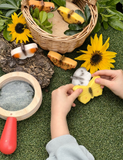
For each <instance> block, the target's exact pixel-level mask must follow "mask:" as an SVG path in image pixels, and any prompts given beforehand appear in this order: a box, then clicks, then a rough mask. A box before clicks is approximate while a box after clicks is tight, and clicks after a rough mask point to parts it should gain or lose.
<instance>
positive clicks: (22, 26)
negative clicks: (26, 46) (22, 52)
mask: <svg viewBox="0 0 123 160" xmlns="http://www.w3.org/2000/svg"><path fill="white" fill-rule="evenodd" d="M7 30H8V31H10V34H11V35H12V39H11V41H13V40H15V39H16V43H18V42H19V41H20V43H22V42H23V41H24V42H25V43H26V41H29V39H28V37H30V38H32V35H31V33H30V30H29V29H27V28H26V21H25V18H24V17H23V15H21V16H20V17H18V16H17V14H16V13H15V12H14V15H12V24H8V29H7Z"/></svg>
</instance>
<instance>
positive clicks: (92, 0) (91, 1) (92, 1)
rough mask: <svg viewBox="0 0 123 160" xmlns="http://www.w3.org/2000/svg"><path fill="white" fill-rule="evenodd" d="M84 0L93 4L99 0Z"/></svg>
mask: <svg viewBox="0 0 123 160" xmlns="http://www.w3.org/2000/svg"><path fill="white" fill-rule="evenodd" d="M83 1H85V2H86V3H88V4H92V5H96V3H97V0H83Z"/></svg>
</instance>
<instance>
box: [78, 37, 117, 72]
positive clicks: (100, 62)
mask: <svg viewBox="0 0 123 160" xmlns="http://www.w3.org/2000/svg"><path fill="white" fill-rule="evenodd" d="M109 39H110V38H108V39H107V40H106V42H105V44H104V45H103V37H102V34H101V35H100V36H99V38H98V37H97V34H95V36H94V39H93V38H92V37H91V39H90V40H91V45H88V46H87V51H84V50H80V51H78V52H79V53H80V52H83V53H85V54H82V55H80V56H79V57H76V58H75V59H76V60H83V61H85V62H84V63H83V64H82V65H81V67H85V68H86V69H87V70H90V73H91V74H92V73H94V72H96V71H97V70H98V69H99V70H103V69H111V68H114V65H113V64H112V63H114V62H115V60H114V59H113V58H114V57H115V55H116V54H117V53H115V52H111V51H106V50H107V49H108V47H109Z"/></svg>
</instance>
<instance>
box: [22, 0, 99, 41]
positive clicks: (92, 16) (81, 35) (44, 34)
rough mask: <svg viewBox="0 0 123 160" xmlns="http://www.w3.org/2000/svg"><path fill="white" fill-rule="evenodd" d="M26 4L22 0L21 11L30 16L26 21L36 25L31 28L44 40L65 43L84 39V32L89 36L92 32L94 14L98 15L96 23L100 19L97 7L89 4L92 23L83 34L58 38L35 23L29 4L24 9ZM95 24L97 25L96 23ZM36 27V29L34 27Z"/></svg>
mask: <svg viewBox="0 0 123 160" xmlns="http://www.w3.org/2000/svg"><path fill="white" fill-rule="evenodd" d="M25 1H27V0H25ZM23 3H24V0H22V1H21V6H22V7H21V10H22V13H23V14H24V15H27V14H28V17H27V16H24V17H25V19H26V20H27V21H31V22H33V24H34V25H32V26H31V27H32V28H33V29H34V30H35V31H37V32H39V33H40V34H41V35H42V37H43V38H48V39H51V40H52V39H53V40H54V41H61V40H63V41H74V40H77V39H81V38H82V37H83V33H84V32H86V34H88V32H89V31H90V28H91V22H93V18H94V12H95V14H96V15H97V17H96V19H95V20H96V22H97V19H98V14H97V13H98V11H97V7H96V5H95V6H93V5H91V4H88V6H89V8H90V12H91V19H90V23H89V24H88V25H87V26H86V27H85V28H84V29H83V30H82V31H81V32H79V33H77V34H74V35H70V36H67V35H64V36H57V35H55V34H53V33H52V34H50V33H48V32H46V31H44V30H43V29H41V28H40V27H39V26H38V25H37V24H36V23H35V21H34V20H33V18H32V16H31V14H30V11H29V6H28V4H27V5H26V7H24V6H25V4H23ZM94 7H95V10H94ZM96 22H95V23H96ZM33 26H34V27H33ZM92 28H94V26H92ZM92 28H91V30H92ZM86 34H84V36H85V35H86Z"/></svg>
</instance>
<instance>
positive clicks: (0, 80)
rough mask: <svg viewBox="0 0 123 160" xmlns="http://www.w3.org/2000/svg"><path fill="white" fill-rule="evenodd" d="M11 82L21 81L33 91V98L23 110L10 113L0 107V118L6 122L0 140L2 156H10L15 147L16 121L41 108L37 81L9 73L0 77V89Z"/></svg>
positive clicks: (30, 77)
mask: <svg viewBox="0 0 123 160" xmlns="http://www.w3.org/2000/svg"><path fill="white" fill-rule="evenodd" d="M13 81H23V82H26V83H28V84H29V85H31V86H32V88H33V89H34V97H33V99H32V101H31V103H30V104H29V105H28V106H26V107H25V108H23V109H20V110H16V111H12V110H11V109H10V110H6V109H3V108H2V107H1V106H0V117H1V118H3V119H5V120H6V123H5V126H4V129H3V132H2V135H1V139H0V151H1V152H2V153H4V154H12V153H13V152H14V151H15V150H16V147H17V121H21V120H24V119H27V118H29V117H30V116H32V115H33V114H34V113H35V112H36V111H37V110H38V109H39V107H40V106H41V103H42V90H41V87H40V84H39V83H38V81H37V80H36V79H35V78H34V77H33V76H32V75H30V74H28V73H25V72H11V73H8V74H5V75H3V76H2V77H0V89H1V88H2V87H3V86H5V85H7V84H8V83H10V82H13Z"/></svg>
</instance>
